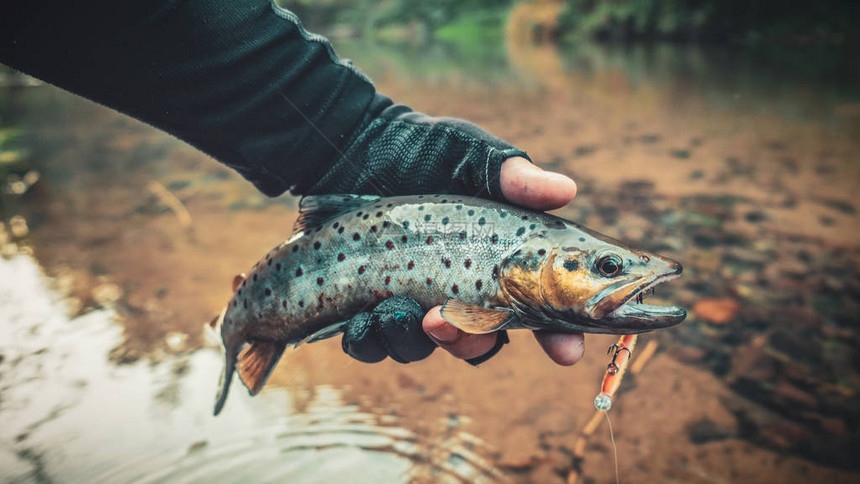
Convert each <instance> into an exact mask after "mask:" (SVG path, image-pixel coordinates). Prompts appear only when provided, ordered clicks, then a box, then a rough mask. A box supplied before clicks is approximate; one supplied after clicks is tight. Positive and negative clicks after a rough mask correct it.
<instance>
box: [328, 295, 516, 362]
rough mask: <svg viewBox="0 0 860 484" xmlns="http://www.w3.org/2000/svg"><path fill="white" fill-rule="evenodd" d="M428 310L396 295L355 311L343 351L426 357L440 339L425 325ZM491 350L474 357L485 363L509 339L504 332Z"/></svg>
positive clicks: (371, 357) (363, 357)
mask: <svg viewBox="0 0 860 484" xmlns="http://www.w3.org/2000/svg"><path fill="white" fill-rule="evenodd" d="M423 319H424V310H423V309H421V306H420V305H419V304H418V303H417V302H415V300H413V299H411V298H408V297H404V296H396V297H392V298H389V299H386V300H385V301H382V302H381V303H379V305H378V306H376V307H375V308H374V309H373V311H370V312H366V313H360V314H357V315H355V316H354V317H353V318H352V319H350V320H349V321H348V322H347V324H346V330H345V331H344V334H343V339H342V340H341V346H342V347H343V351H344V352H345V353H346V354H348V355H349V356H352V357H353V358H355V359H356V360H359V361H362V362H364V363H378V362H380V361H382V360H384V359H385V357H386V356H390V357H391V359H393V360H394V361H397V362H398V363H410V362H413V361H419V360H423V359H424V358H427V357H428V356H430V353H433V350H435V349H436V343H434V342H433V340H431V339H430V338H429V337H428V336H427V334H426V333H424V330H423V329H422V328H421V321H422V320H423ZM500 333H501V334H499V337H498V338H497V340H496V345H495V346H493V348H492V349H490V351H488V352H487V353H485V354H483V355H481V356H479V357H477V358H472V359H470V360H466V361H467V362H468V363H470V364H472V365H478V364H481V363H483V362H485V361H487V360H488V359H490V358H491V357H493V356H494V355H495V354H496V353H498V352H499V350H500V349H501V348H502V346H503V345H504V344H505V343H507V342H508V335H507V333H505V332H504V331H502V332H500Z"/></svg>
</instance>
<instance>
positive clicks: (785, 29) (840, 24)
mask: <svg viewBox="0 0 860 484" xmlns="http://www.w3.org/2000/svg"><path fill="white" fill-rule="evenodd" d="M858 14H860V2H857V1H856V0H825V1H816V2H798V1H786V0H755V1H749V0H565V8H564V9H563V10H562V13H561V14H560V19H559V20H560V26H559V30H560V33H561V35H563V36H569V35H575V36H587V37H594V38H599V39H619V40H640V39H646V40H652V39H665V40H677V41H689V40H704V41H716V42H733V43H744V44H751V43H759V42H763V41H768V42H777V43H845V42H848V41H854V40H857V39H856V37H852V36H856V33H855V32H854V30H855V29H853V27H854V26H855V25H856V23H857V21H858Z"/></svg>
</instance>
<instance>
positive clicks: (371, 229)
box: [370, 225, 378, 232]
mask: <svg viewBox="0 0 860 484" xmlns="http://www.w3.org/2000/svg"><path fill="white" fill-rule="evenodd" d="M377 230H378V229H377V228H376V225H371V226H370V231H371V232H376V231H377Z"/></svg>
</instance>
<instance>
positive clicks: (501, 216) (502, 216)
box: [499, 210, 508, 218]
mask: <svg viewBox="0 0 860 484" xmlns="http://www.w3.org/2000/svg"><path fill="white" fill-rule="evenodd" d="M507 216H508V212H505V211H504V210H502V212H501V213H500V214H499V218H505V217H507Z"/></svg>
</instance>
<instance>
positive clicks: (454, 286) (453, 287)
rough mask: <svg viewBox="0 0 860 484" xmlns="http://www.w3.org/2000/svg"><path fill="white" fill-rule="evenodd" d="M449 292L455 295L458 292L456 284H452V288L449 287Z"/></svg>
mask: <svg viewBox="0 0 860 484" xmlns="http://www.w3.org/2000/svg"><path fill="white" fill-rule="evenodd" d="M451 292H453V293H454V294H457V293H459V292H460V288H459V287H458V286H457V285H456V284H454V285H453V286H451Z"/></svg>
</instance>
